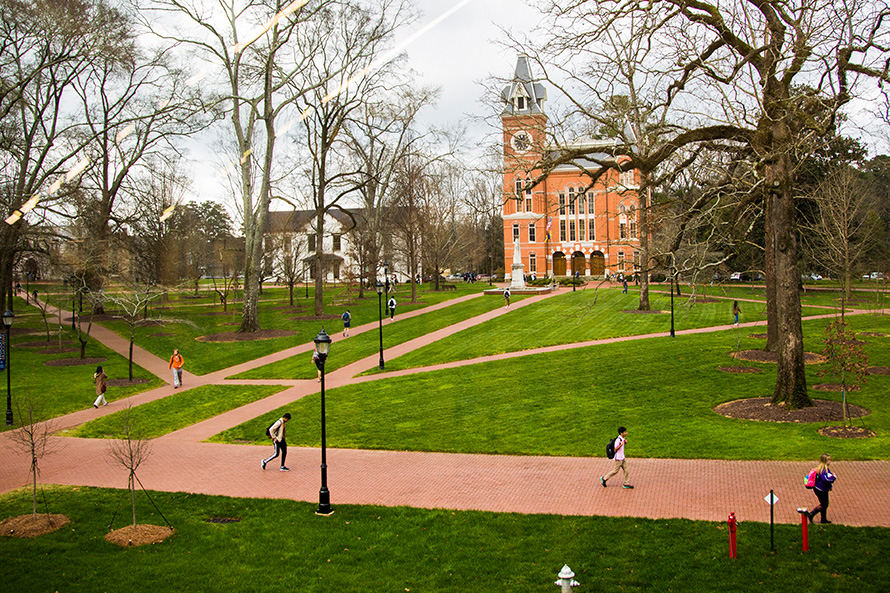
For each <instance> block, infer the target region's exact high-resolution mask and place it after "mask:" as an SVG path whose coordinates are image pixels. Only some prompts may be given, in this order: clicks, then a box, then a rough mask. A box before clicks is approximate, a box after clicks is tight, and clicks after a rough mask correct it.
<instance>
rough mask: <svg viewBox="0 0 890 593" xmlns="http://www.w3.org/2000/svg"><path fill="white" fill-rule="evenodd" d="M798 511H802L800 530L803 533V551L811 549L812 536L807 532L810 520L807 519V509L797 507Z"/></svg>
mask: <svg viewBox="0 0 890 593" xmlns="http://www.w3.org/2000/svg"><path fill="white" fill-rule="evenodd" d="M797 512H798V513H800V530H801V532H802V533H803V551H804V552H809V551H810V538H809V535H808V534H807V528H808V527H809V521H808V520H807V519H808V517H807V510H806V509H797Z"/></svg>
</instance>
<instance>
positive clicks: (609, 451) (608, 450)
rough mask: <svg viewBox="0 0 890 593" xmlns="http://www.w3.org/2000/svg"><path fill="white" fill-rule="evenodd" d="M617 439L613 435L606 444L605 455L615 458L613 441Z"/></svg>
mask: <svg viewBox="0 0 890 593" xmlns="http://www.w3.org/2000/svg"><path fill="white" fill-rule="evenodd" d="M616 440H618V437H615V438H614V439H612V440H611V441H609V444H608V445H606V457H608V458H609V459H615V441H616Z"/></svg>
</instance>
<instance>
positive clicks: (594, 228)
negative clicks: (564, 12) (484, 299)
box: [501, 56, 639, 278]
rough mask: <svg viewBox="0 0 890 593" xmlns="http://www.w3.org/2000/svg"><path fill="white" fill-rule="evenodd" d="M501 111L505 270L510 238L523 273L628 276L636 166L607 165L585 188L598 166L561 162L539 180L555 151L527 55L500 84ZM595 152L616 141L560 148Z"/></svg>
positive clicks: (604, 152) (541, 90)
mask: <svg viewBox="0 0 890 593" xmlns="http://www.w3.org/2000/svg"><path fill="white" fill-rule="evenodd" d="M501 98H502V100H503V103H504V111H503V112H502V113H501V121H502V125H503V134H504V139H503V144H504V207H503V218H504V268H505V270H507V272H508V273H507V278H509V277H510V274H509V270H510V267H511V264H512V262H513V250H514V244H515V241H516V240H517V239H518V240H519V249H520V256H521V258H522V263H523V264H524V267H525V272H526V273H527V274H531V273H534V274H536V275H538V276H568V275H572V274H574V273H575V272H578V273H579V274H580V275H581V276H592V277H603V276H604V275H607V274H619V273H624V274H632V273H633V272H634V270H635V269H636V266H635V262H637V258H638V255H637V251H638V249H639V238H638V232H639V231H638V228H637V212H636V210H637V204H638V193H637V191H638V189H639V172H638V171H636V170H633V169H631V170H628V171H621V172H619V171H616V170H610V171H608V172H607V173H606V174H605V175H603V176H602V177H601V178H600V179H599V180H598V181H597V183H596V184H595V185H594V186H593V187H590V188H588V185H590V177H589V176H587V175H585V173H584V170H592V169H597V168H599V166H598V165H596V164H594V163H593V162H592V161H589V160H583V159H578V160H576V161H574V162H572V163H570V164H566V165H560V166H559V167H557V168H555V169H554V170H553V171H551V172H550V174H549V175H548V176H547V177H546V178H545V179H543V180H542V181H541V182H540V183H538V184H536V185H534V186H532V187H528V185H529V183H528V181H529V180H533V179H535V178H536V177H537V176H539V175H540V174H541V170H540V169H537V168H535V165H536V164H537V163H538V162H539V161H540V160H541V158H542V157H543V156H544V155H545V154H547V153H548V152H550V153H551V154H553V151H555V150H557V149H556V148H554V147H551V146H550V145H549V140H548V135H547V115H546V114H545V112H544V102H545V101H546V100H547V89H546V88H545V87H544V85H542V84H539V83H535V82H533V78H532V75H531V67H530V64H529V59H528V57H526V56H519V59H518V60H517V62H516V72H515V74H514V77H513V81H512V82H511V83H510V84H509V85H508V86H507V87H505V88H504V90H503V93H502V95H501ZM574 149H586V150H594V151H600V152H598V153H597V156H596V157H595V158H598V159H613V158H616V159H617V160H619V161H620V160H621V157H620V156H615V141H614V140H590V141H586V142H581V143H577V144H574V145H571V146H561V147H560V148H559V149H558V150H574Z"/></svg>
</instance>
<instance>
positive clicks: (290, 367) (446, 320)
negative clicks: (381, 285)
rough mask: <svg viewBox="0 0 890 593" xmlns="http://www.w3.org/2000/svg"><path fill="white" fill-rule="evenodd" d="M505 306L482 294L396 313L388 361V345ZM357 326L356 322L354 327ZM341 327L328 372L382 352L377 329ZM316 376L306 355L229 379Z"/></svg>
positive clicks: (386, 337)
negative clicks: (345, 330)
mask: <svg viewBox="0 0 890 593" xmlns="http://www.w3.org/2000/svg"><path fill="white" fill-rule="evenodd" d="M524 298H526V297H519V298H517V299H515V301H521V300H523V299H524ZM515 301H514V302H515ZM501 306H503V299H500V298H497V297H492V296H480V297H479V298H475V299H471V300H469V301H465V302H464V303H461V304H460V305H456V306H452V307H446V308H445V309H440V310H438V311H431V312H429V313H424V314H423V315H418V316H416V317H411V318H407V319H399V316H398V315H396V318H395V320H393V321H392V322H390V321H388V320H387V321H385V322H384V323H385V325H384V328H383V347H384V360H385V356H386V353H385V349H386V348H391V347H393V346H395V345H398V344H402V343H404V342H407V341H410V340H413V339H415V338H418V337H420V336H423V335H425V334H428V333H430V332H434V331H437V330H439V329H442V328H444V327H448V326H449V325H453V324H455V323H459V322H461V321H464V320H466V319H469V318H471V317H475V316H477V315H481V314H483V313H487V312H488V311H491V310H493V309H497V308H498V307H501ZM355 325H356V324H354V323H353V327H355ZM338 329H339V330H340V331H337V332H333V331H331V338H332V339H333V341H334V344H333V345H332V354H331V355H330V356H329V357H328V362H327V363H326V366H325V368H326V371H327V372H330V371H333V370H336V369H339V368H341V367H344V366H346V365H349V364H351V363H353V362H355V361H357V360H360V359H362V358H365V357H367V356H372V355H374V354H376V353H378V352H379V351H380V334H379V332H378V331H377V330H376V329H375V330H373V331H367V332H365V333H362V334H358V335H353V336H350V337H349V338H348V339H347V338H343V337H342V333H341V331H342V326H341V327H340V328H338ZM315 375H316V369H315V365H314V364H313V363H312V360H311V358H310V356H309V355H308V354H306V355H304V356H294V357H291V358H289V359H287V360H282V361H279V362H274V363H272V364H268V365H265V366H261V367H258V368H255V369H252V370H250V371H247V372H244V373H240V374H238V375H234V376H232V377H229V378H231V379H311V378H313V377H315Z"/></svg>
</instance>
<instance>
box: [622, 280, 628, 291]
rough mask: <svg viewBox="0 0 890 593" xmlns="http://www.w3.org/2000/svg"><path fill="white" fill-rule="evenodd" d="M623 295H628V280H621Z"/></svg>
mask: <svg viewBox="0 0 890 593" xmlns="http://www.w3.org/2000/svg"><path fill="white" fill-rule="evenodd" d="M621 294H627V278H622V279H621Z"/></svg>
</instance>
